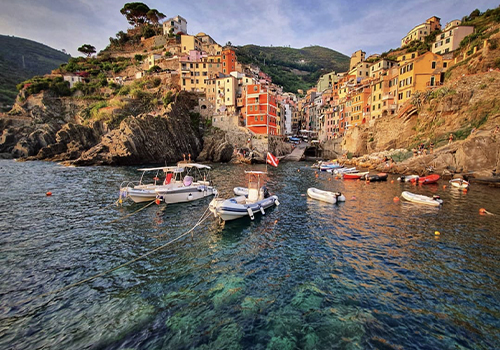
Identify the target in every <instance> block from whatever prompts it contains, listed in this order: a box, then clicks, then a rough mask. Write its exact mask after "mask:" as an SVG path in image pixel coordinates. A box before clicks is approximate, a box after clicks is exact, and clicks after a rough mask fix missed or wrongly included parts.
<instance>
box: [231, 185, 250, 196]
mask: <svg viewBox="0 0 500 350" xmlns="http://www.w3.org/2000/svg"><path fill="white" fill-rule="evenodd" d="M233 192H234V194H235V195H237V196H248V188H246V187H235V188H233Z"/></svg>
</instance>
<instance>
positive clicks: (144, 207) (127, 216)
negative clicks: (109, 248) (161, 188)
mask: <svg viewBox="0 0 500 350" xmlns="http://www.w3.org/2000/svg"><path fill="white" fill-rule="evenodd" d="M155 202H156V199H155V200H153V201H152V202H150V203H148V204H146V205H145V206H143V207H142V208H139V209H137V210H136V211H134V212H133V213H130V214H127V215H125V216H122V217H121V218H118V219H115V220H112V221H110V222H106V223H104V225H108V224H112V223H114V222H117V221H120V220H123V219H126V218H129V217H131V216H132V215H134V214H136V213H138V212H140V211H141V210H144V209H146V208H147V207H149V206H150V205H151V204H153V203H155Z"/></svg>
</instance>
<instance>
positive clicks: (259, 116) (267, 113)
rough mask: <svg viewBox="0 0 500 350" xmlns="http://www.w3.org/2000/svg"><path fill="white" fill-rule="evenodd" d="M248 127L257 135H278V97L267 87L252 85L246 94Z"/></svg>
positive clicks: (247, 88) (248, 87) (248, 86)
mask: <svg viewBox="0 0 500 350" xmlns="http://www.w3.org/2000/svg"><path fill="white" fill-rule="evenodd" d="M245 111H246V113H245V114H246V126H247V128H248V129H249V130H250V131H252V132H254V133H255V134H261V135H262V134H263V135H277V134H278V128H277V126H276V112H277V105H276V96H275V95H274V94H272V93H271V92H270V91H269V90H268V89H267V86H264V85H259V84H251V85H247V86H246V94H245Z"/></svg>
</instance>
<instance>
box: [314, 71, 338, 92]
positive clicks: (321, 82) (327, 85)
mask: <svg viewBox="0 0 500 350" xmlns="http://www.w3.org/2000/svg"><path fill="white" fill-rule="evenodd" d="M337 81H339V77H338V76H337V74H336V73H335V72H330V73H326V74H323V75H322V76H320V77H319V79H318V82H317V83H316V89H317V91H318V92H323V91H325V90H327V89H331V88H332V86H333V83H334V82H337Z"/></svg>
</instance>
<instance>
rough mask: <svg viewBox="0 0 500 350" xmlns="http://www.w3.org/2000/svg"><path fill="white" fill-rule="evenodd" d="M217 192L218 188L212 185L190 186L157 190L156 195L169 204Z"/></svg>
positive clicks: (189, 200)
mask: <svg viewBox="0 0 500 350" xmlns="http://www.w3.org/2000/svg"><path fill="white" fill-rule="evenodd" d="M215 194H217V190H216V189H215V188H213V187H212V186H205V185H200V186H189V187H180V188H174V189H170V190H157V191H156V195H157V197H155V198H158V199H160V200H161V201H163V202H165V203H167V204H174V203H184V202H192V201H195V200H198V199H201V198H205V197H208V196H212V195H215Z"/></svg>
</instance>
